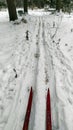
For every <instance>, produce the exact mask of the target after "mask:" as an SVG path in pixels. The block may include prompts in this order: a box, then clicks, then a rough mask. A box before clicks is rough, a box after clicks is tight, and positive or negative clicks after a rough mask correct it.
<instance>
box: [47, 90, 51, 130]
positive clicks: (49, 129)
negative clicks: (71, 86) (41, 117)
mask: <svg viewBox="0 0 73 130" xmlns="http://www.w3.org/2000/svg"><path fill="white" fill-rule="evenodd" d="M46 130H52V122H51V103H50V91H49V88H48V91H47V99H46Z"/></svg>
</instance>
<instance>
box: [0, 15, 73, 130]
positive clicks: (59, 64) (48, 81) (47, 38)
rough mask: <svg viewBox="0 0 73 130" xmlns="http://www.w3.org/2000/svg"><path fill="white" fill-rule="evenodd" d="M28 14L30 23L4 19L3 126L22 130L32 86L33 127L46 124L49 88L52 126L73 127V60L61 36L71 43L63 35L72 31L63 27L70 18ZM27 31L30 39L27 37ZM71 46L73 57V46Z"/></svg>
mask: <svg viewBox="0 0 73 130" xmlns="http://www.w3.org/2000/svg"><path fill="white" fill-rule="evenodd" d="M25 18H26V19H27V23H26V24H24V23H20V24H19V25H16V24H15V23H14V22H11V23H8V22H7V21H5V23H2V22H1V21H0V24H1V25H2V26H1V25H0V27H1V29H2V30H1V31H0V38H1V42H0V130H22V127H23V122H24V118H25V114H26V108H27V102H28V97H29V90H30V88H31V86H32V88H33V92H34V95H33V103H32V110H31V116H30V123H29V130H37V129H39V130H41V129H42V130H45V128H46V126H45V125H46V123H45V119H46V117H45V115H46V93H47V89H48V88H49V89H50V95H51V109H52V129H53V130H72V129H73V123H72V120H73V116H69V115H70V114H71V115H72V113H73V88H72V86H73V59H69V57H68V56H67V55H65V54H66V53H64V50H63V49H64V45H63V44H64V43H62V42H64V41H63V40H62V39H64V40H65V42H66V43H65V45H66V46H68V45H67V41H66V39H65V37H63V35H64V34H65V33H66V35H67V36H68V34H67V32H65V30H64V32H62V31H63V30H61V29H63V28H64V26H65V29H67V26H68V25H66V24H65V22H66V21H65V20H67V17H66V15H65V16H63V14H58V15H57V14H52V15H51V14H49V15H47V16H46V15H42V16H41V15H40V16H32V15H28V16H26V17H25ZM69 19H70V21H69V22H70V23H71V22H72V21H71V18H69ZM72 20H73V19H72ZM31 23H32V24H31ZM67 24H68V23H67ZM72 27H73V26H71V25H70V27H68V29H69V30H68V31H70V30H71V29H72ZM4 28H6V31H5V30H4ZM27 30H28V33H29V40H26V31H27ZM71 31H72V30H71ZM3 35H4V39H3ZM71 35H72V32H71ZM8 39H9V41H8ZM7 42H8V43H7ZM67 51H68V52H71V57H72V58H73V54H72V51H73V46H72V45H71V46H70V47H69V48H68V50H67ZM67 51H66V52H67ZM70 63H71V64H70Z"/></svg>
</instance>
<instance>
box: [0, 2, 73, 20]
mask: <svg viewBox="0 0 73 130" xmlns="http://www.w3.org/2000/svg"><path fill="white" fill-rule="evenodd" d="M71 2H73V0H6V2H5V0H0V4H6V3H7V6H8V11H9V18H10V21H11V20H16V19H17V12H16V6H18V7H21V6H23V9H24V13H28V6H30V7H35V6H37V7H39V8H42V7H44V5H45V4H48V5H49V6H50V7H54V8H56V10H57V11H60V9H63V10H64V11H65V10H66V9H69V7H70V4H71Z"/></svg>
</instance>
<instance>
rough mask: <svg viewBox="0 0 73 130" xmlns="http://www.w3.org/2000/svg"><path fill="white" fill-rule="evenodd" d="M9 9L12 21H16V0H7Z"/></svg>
mask: <svg viewBox="0 0 73 130" xmlns="http://www.w3.org/2000/svg"><path fill="white" fill-rule="evenodd" d="M7 5H8V11H9V19H10V21H14V20H16V19H17V13H16V6H15V1H14V0H7Z"/></svg>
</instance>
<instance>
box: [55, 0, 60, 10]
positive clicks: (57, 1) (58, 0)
mask: <svg viewBox="0 0 73 130" xmlns="http://www.w3.org/2000/svg"><path fill="white" fill-rule="evenodd" d="M60 6H61V1H60V0H56V10H57V11H58V12H59V11H60V8H61V7H60Z"/></svg>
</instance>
